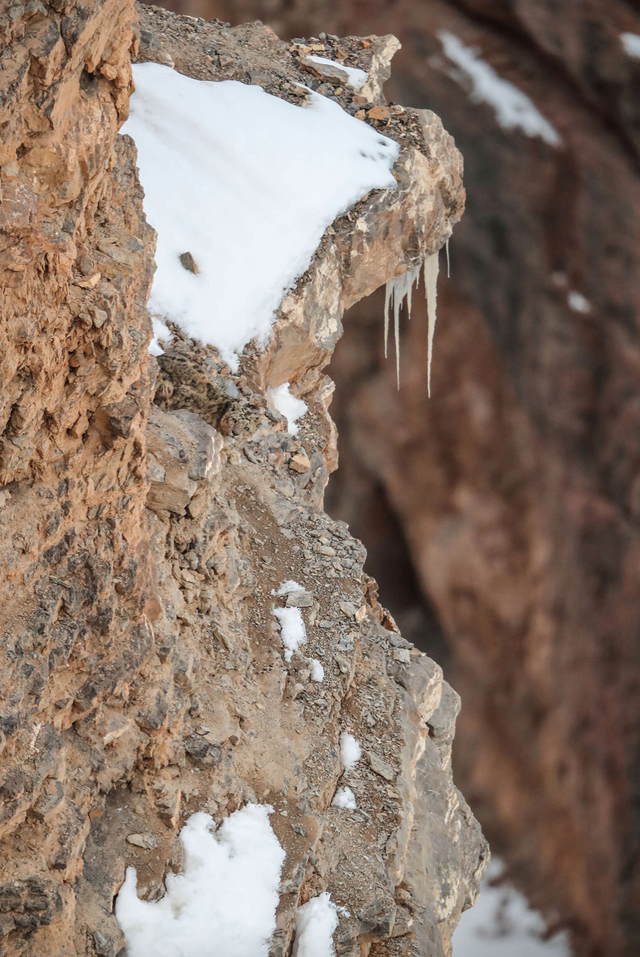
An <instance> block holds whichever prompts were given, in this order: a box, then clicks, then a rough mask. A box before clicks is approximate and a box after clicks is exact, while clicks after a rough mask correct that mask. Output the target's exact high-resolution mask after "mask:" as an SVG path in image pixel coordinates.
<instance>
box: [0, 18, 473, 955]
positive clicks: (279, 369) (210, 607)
mask: <svg viewBox="0 0 640 957" xmlns="http://www.w3.org/2000/svg"><path fill="white" fill-rule="evenodd" d="M0 45H1V46H2V49H3V50H4V53H3V55H2V59H1V60H0V91H1V94H2V95H1V98H0V124H1V126H0V128H1V130H2V134H1V135H2V140H1V142H0V188H1V204H0V272H1V280H0V281H1V283H2V287H3V300H2V306H1V318H2V322H1V324H0V337H1V348H0V368H1V370H2V379H1V381H2V387H1V388H0V429H1V434H0V483H1V487H0V525H1V526H2V535H1V536H0V567H1V568H2V569H3V575H2V605H1V609H0V629H1V631H0V634H1V636H2V637H1V640H0V656H1V660H2V667H1V669H0V705H1V708H0V841H1V848H2V850H1V852H0V953H1V954H2V955H3V957H10V955H11V957H13V955H18V954H20V955H22V957H26V955H30V957H43V955H44V954H45V953H46V954H49V955H56V957H72V955H73V957H76V955H94V954H95V955H99V957H115V955H117V954H125V953H126V942H125V939H124V936H123V934H122V932H121V929H120V928H119V927H118V924H117V922H116V919H115V917H114V913H113V908H114V900H115V899H116V898H117V894H118V892H119V890H120V888H121V886H122V883H123V880H124V877H125V869H126V867H128V866H134V867H135V868H136V871H137V875H138V882H139V885H138V894H139V895H140V896H141V897H142V898H144V899H146V900H148V901H155V900H158V899H159V898H161V897H162V896H163V893H164V884H163V879H164V875H165V873H166V872H167V871H168V870H175V871H180V869H181V867H182V865H183V857H182V850H181V844H180V842H179V839H178V835H179V833H180V830H181V828H182V827H183V825H184V823H185V822H186V821H187V820H188V819H189V817H190V815H192V814H193V813H194V812H198V811H204V812H206V813H208V814H210V815H211V816H212V818H213V820H214V821H215V822H220V821H221V820H223V819H227V818H228V817H229V815H231V814H232V813H233V812H235V811H237V810H238V809H240V808H243V807H246V805H248V804H258V805H265V804H268V805H270V806H271V807H272V808H273V812H272V813H271V815H270V823H271V827H272V829H273V832H274V833H275V836H276V837H277V840H278V842H279V844H280V846H281V847H282V849H283V850H284V851H285V853H286V857H285V861H284V865H283V869H282V874H281V883H280V888H279V905H278V908H277V915H276V924H275V931H274V933H273V935H272V939H271V943H270V945H269V947H270V949H269V953H270V955H272V957H276V955H282V957H284V955H285V954H289V953H291V947H292V942H293V935H294V924H295V918H296V913H297V911H298V908H299V907H300V906H301V905H302V904H304V903H305V902H307V901H309V900H312V899H315V898H317V897H318V896H319V895H320V894H322V893H324V892H328V893H330V895H331V900H332V901H333V902H334V904H335V905H336V906H339V908H341V909H340V911H339V914H340V917H339V924H338V927H337V929H336V931H335V934H334V946H335V949H336V953H337V954H339V955H347V954H349V955H352V957H355V955H356V954H358V955H362V954H370V955H372V957H373V955H378V957H380V955H395V957H400V955H407V957H408V955H424V957H441V955H442V957H444V955H448V954H450V952H451V946H450V938H451V934H452V932H453V929H454V928H455V926H456V924H457V921H458V919H459V917H460V914H461V912H462V910H463V909H464V908H465V907H467V906H469V905H470V904H471V903H472V902H473V900H474V899H475V896H476V894H477V886H478V882H479V880H480V878H481V876H482V873H483V870H484V867H485V864H486V859H487V857H488V853H487V848H486V844H485V842H484V840H483V838H482V835H481V833H480V830H479V827H478V825H477V823H476V822H475V820H474V818H473V816H472V814H471V812H470V811H469V808H468V807H467V805H466V803H465V801H464V799H463V798H462V796H461V795H460V794H459V792H458V791H457V790H456V788H455V786H454V784H453V782H452V777H451V764H450V757H451V743H452V739H453V732H454V723H455V718H456V714H457V711H458V708H459V700H458V698H457V695H456V694H455V692H453V691H452V689H451V688H450V687H449V686H448V685H447V684H446V682H444V681H443V677H442V672H441V669H440V668H439V667H438V665H437V664H435V663H434V662H433V661H431V660H430V659H429V658H428V657H427V656H425V655H423V654H422V653H421V652H419V651H417V650H416V649H415V648H414V647H413V646H412V645H411V644H410V643H409V642H407V641H406V640H404V639H403V638H402V636H401V635H400V634H399V632H398V630H397V628H396V626H395V624H394V622H393V620H392V619H391V617H390V616H389V614H388V613H387V612H386V611H385V609H384V608H382V607H381V606H380V605H379V604H378V602H377V599H376V585H375V583H374V582H373V581H372V580H371V579H369V578H368V577H367V576H366V575H365V574H364V573H363V562H364V557H365V554H364V549H363V548H362V546H361V545H360V543H359V542H357V541H356V540H354V539H353V538H352V537H351V536H350V535H349V531H348V528H347V527H346V526H345V525H344V524H343V523H339V522H333V521H331V519H330V518H329V517H328V516H327V515H326V513H325V512H324V511H323V507H322V502H323V493H324V489H325V486H326V482H327V479H328V475H329V473H330V472H331V471H332V470H333V469H334V468H335V466H336V462H337V455H336V445H335V429H334V427H333V424H332V422H331V419H330V417H329V413H328V406H329V403H330V400H331V394H332V383H331V382H330V381H329V380H328V379H327V378H326V377H325V376H324V375H323V374H322V371H321V370H322V368H323V366H324V365H326V363H327V362H328V361H329V359H330V357H331V354H332V351H333V347H334V345H335V342H336V341H337V339H338V338H339V336H340V334H341V331H342V328H341V322H340V320H341V316H342V313H343V311H344V310H345V309H346V308H348V307H349V306H351V305H352V304H353V303H354V302H356V301H357V300H359V299H360V298H362V297H363V296H366V295H368V294H369V293H371V292H372V291H373V290H374V289H376V288H377V287H379V286H380V285H382V284H384V283H385V282H387V281H390V280H393V279H395V278H397V277H398V276H401V275H402V274H404V273H405V272H407V270H410V269H415V268H416V267H417V266H420V264H421V263H422V262H423V261H424V260H425V259H426V258H427V257H428V256H430V255H432V254H433V253H435V252H436V251H437V250H438V249H439V248H440V247H441V246H442V245H443V243H444V242H445V241H446V239H447V238H448V236H449V234H450V232H451V227H452V225H453V224H454V223H455V222H456V221H457V220H458V219H459V217H460V215H461V213H462V209H463V205H464V193H463V189H462V183H461V161H460V157H459V154H458V153H457V151H456V149H455V146H454V144H453V141H452V140H451V138H450V137H449V136H448V135H447V134H446V133H445V132H444V130H443V129H442V126H441V124H440V122H439V120H438V119H437V117H435V116H434V115H433V114H431V113H429V112H428V111H415V110H403V109H402V108H400V107H391V108H390V107H388V106H386V104H385V102H384V100H383V99H382V93H381V87H382V82H383V80H384V79H385V78H386V77H387V76H388V75H389V61H390V58H391V56H392V55H393V52H394V50H395V48H396V46H397V42H396V41H395V40H394V38H392V37H384V38H376V37H370V38H368V39H367V40H364V41H362V40H356V39H353V38H352V39H347V40H344V41H342V40H341V41H337V40H335V39H331V40H330V41H328V42H327V45H326V49H324V51H322V50H318V47H319V46H322V45H320V44H316V45H315V46H314V47H313V49H312V48H311V45H309V46H308V47H305V46H304V44H302V45H301V44H300V43H297V44H288V43H284V42H282V41H280V40H279V39H278V38H277V37H276V36H275V34H274V33H273V32H272V31H270V30H269V29H268V28H266V27H264V26H262V25H261V24H259V23H253V24H249V25H246V26H243V27H238V28H235V29H229V28H228V26H226V25H224V24H220V23H218V22H214V23H205V22H203V21H197V20H194V19H192V18H188V17H176V16H173V15H171V14H168V13H166V12H164V11H161V10H158V9H156V8H140V10H137V9H136V8H135V7H134V5H133V4H132V3H131V2H129V0H87V2H84V3H82V4H79V3H76V2H74V0H51V2H48V3H42V2H39V0H35V2H29V3H27V4H26V5H22V4H16V5H13V6H11V7H3V9H2V12H1V13H0ZM314 52H315V53H316V54H317V53H318V52H321V53H322V52H324V55H325V58H327V59H332V60H334V59H336V60H337V61H338V62H342V61H344V60H347V62H349V63H351V64H352V65H353V64H354V63H356V62H357V65H358V68H360V69H362V70H363V71H365V72H366V73H367V74H368V79H367V84H366V86H364V87H362V89H361V92H359V93H355V92H354V89H353V88H349V87H348V85H347V84H346V83H345V82H344V76H343V75H342V74H343V73H344V71H341V70H340V69H339V67H338V68H337V71H336V70H333V72H332V68H330V67H326V65H325V66H323V65H322V64H321V63H317V62H315V61H313V60H311V61H309V60H308V59H307V58H308V55H309V54H313V53H314ZM338 53H340V54H341V56H338ZM132 57H133V59H134V60H135V61H137V62H139V63H140V62H147V61H154V62H156V63H160V64H163V65H164V66H166V67H174V68H175V70H176V71H178V72H179V73H181V74H183V75H185V76H191V77H193V78H195V79H198V80H236V81H239V82H240V83H243V84H249V85H258V86H261V87H262V88H263V89H264V90H265V91H266V93H268V94H269V95H271V96H275V97H279V98H281V99H283V100H288V101H289V102H290V103H300V102H301V97H302V98H304V96H305V95H306V94H305V92H304V88H305V87H306V88H307V90H309V89H311V90H315V91H316V94H318V93H319V94H320V95H324V96H326V97H327V98H329V97H331V98H332V99H333V100H334V101H335V102H336V103H339V104H340V105H341V106H342V108H343V109H344V110H345V111H346V112H347V113H350V114H351V115H355V114H359V115H358V120H364V121H366V122H368V123H369V124H370V125H371V126H373V128H374V129H377V130H379V131H380V132H384V134H385V136H387V137H390V138H392V139H394V140H395V141H396V142H397V143H398V144H399V147H400V150H399V157H398V159H397V161H396V163H395V165H394V168H393V172H394V178H395V180H396V183H397V186H396V188H395V189H391V190H389V189H386V190H372V191H371V192H370V193H369V194H368V195H366V196H364V197H363V198H362V199H361V200H360V201H359V202H358V203H357V204H356V205H355V206H353V207H352V208H351V209H350V210H349V211H348V212H347V213H346V214H345V215H344V216H342V217H340V218H339V219H337V220H336V221H335V222H334V223H333V225H332V226H331V227H330V228H329V229H328V230H327V231H326V232H325V235H324V236H323V238H322V241H321V243H320V245H319V246H318V248H317V250H316V253H315V255H314V257H313V259H312V261H311V263H310V265H309V267H308V269H307V270H306V272H305V273H304V275H303V276H302V277H301V278H300V279H299V280H298V281H297V283H296V284H295V286H294V288H293V289H292V290H291V291H290V292H289V293H288V294H287V295H286V297H285V298H284V300H283V302H282V304H281V306H280V308H279V310H278V313H277V316H276V318H275V321H274V322H273V325H272V328H271V329H270V332H269V335H268V336H267V337H266V338H264V339H263V340H262V341H260V342H258V341H256V340H254V341H252V342H251V343H249V344H248V345H247V346H246V347H245V348H244V351H243V352H242V353H241V355H240V356H239V361H238V363H237V364H236V363H234V362H231V364H229V363H228V362H225V361H224V360H223V358H222V357H221V355H220V352H219V350H217V349H216V348H214V347H213V346H210V345H207V344H206V343H204V342H203V341H200V340H198V339H194V338H190V337H189V336H187V335H186V334H185V332H184V331H183V330H182V328H181V327H180V325H179V324H171V323H170V324H169V329H168V330H167V335H166V337H165V340H164V342H162V343H161V344H160V346H158V347H157V348H154V350H153V351H154V352H156V353H157V358H154V357H152V356H150V355H149V351H148V350H149V345H150V343H151V341H152V338H153V332H152V323H151V317H150V315H149V312H148V311H147V305H146V304H147V300H148V297H149V293H150V290H151V286H152V282H153V274H154V268H155V266H154V251H155V246H156V235H155V233H154V231H153V230H152V229H151V227H150V226H149V224H148V223H147V220H146V218H145V214H144V212H143V191H142V188H141V186H140V181H139V178H138V171H137V167H136V163H137V154H136V148H135V145H134V142H133V140H132V139H131V138H130V137H129V136H122V135H118V130H119V129H120V127H121V126H122V124H123V122H124V121H125V120H126V118H127V115H128V109H129V97H130V95H131V92H132V89H133V84H132V72H131V60H132ZM354 68H355V67H354ZM301 91H302V93H301ZM309 95H311V94H309ZM186 252H187V251H186V250H185V253H186ZM186 263H187V265H185V269H189V268H190V269H191V272H192V273H193V271H194V268H195V264H194V263H193V262H192V261H189V260H186ZM251 269H252V263H251V262H248V263H247V275H248V276H249V277H250V275H251ZM381 323H382V319H381ZM169 333H170V335H169ZM381 334H382V330H381ZM285 383H289V386H288V387H287V388H288V389H290V394H289V398H290V399H291V398H293V399H298V400H301V401H302V402H304V404H305V405H306V408H307V411H306V413H305V414H304V415H303V416H302V417H301V418H300V419H299V424H298V430H297V432H296V431H295V429H294V428H292V427H291V421H290V420H289V419H288V418H287V416H286V415H283V414H282V412H281V411H279V408H278V405H279V403H278V401H277V399H274V395H275V393H274V390H277V389H278V388H281V387H283V386H284V384H285ZM280 409H282V405H281V404H280ZM293 584H295V585H296V586H297V587H295V588H294V587H293ZM287 613H293V619H295V621H297V622H298V623H300V622H302V626H303V627H302V632H301V633H299V634H298V639H297V640H296V641H293V642H291V641H288V640H287V631H286V621H287ZM288 620H289V621H291V620H292V616H291V614H289V618H288ZM301 638H302V640H304V644H302V640H300V639H301ZM345 736H349V737H346V738H345ZM345 741H346V742H347V745H346V749H345ZM349 741H352V742H354V743H355V744H356V746H357V751H358V752H359V755H358V757H357V758H356V759H355V760H354V759H353V758H354V753H355V752H354V751H353V748H352V749H351V751H350V750H349V744H348V742H349ZM347 792H348V797H347V800H345V799H344V795H345V794H347ZM339 794H342V795H343V797H342V799H338V800H336V795H339ZM247 907H248V908H250V907H251V902H250V901H249V902H247Z"/></svg>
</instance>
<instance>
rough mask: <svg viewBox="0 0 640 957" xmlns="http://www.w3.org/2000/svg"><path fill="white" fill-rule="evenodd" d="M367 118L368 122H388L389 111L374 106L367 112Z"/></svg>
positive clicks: (389, 117) (387, 108) (384, 107)
mask: <svg viewBox="0 0 640 957" xmlns="http://www.w3.org/2000/svg"><path fill="white" fill-rule="evenodd" d="M367 116H368V117H369V119H370V120H390V119H391V110H390V109H389V107H388V106H374V107H373V109H371V110H369V112H368V113H367Z"/></svg>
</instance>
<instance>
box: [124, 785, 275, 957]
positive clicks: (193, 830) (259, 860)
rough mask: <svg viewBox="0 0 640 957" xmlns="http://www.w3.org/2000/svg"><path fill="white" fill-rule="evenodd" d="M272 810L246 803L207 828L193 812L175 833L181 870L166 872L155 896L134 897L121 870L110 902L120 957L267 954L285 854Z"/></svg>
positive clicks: (132, 879) (131, 882) (132, 881)
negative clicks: (119, 934) (161, 891)
mask: <svg viewBox="0 0 640 957" xmlns="http://www.w3.org/2000/svg"><path fill="white" fill-rule="evenodd" d="M272 810H273V809H272V808H270V807H268V806H260V805H257V804H248V805H247V806H246V807H244V808H241V809H240V810H239V811H236V812H235V813H234V814H231V815H230V816H229V817H228V818H226V819H225V820H224V821H223V822H222V824H221V825H220V827H219V828H218V830H217V831H216V832H215V833H213V831H212V824H213V822H212V819H211V817H210V816H209V815H208V814H203V813H198V814H193V815H192V816H191V817H190V818H189V820H188V821H187V823H186V824H185V826H184V827H183V829H182V831H181V833H180V841H181V843H182V846H183V848H184V867H183V871H182V873H181V874H168V875H167V878H166V881H165V885H166V894H165V896H164V897H163V898H162V900H159V901H157V902H153V903H151V902H149V901H142V900H140V899H139V898H138V895H137V891H136V884H137V877H136V871H135V868H133V867H129V868H128V869H127V876H126V880H125V882H124V884H123V885H122V888H121V889H120V893H119V894H118V897H117V900H116V907H115V914H116V919H117V921H118V924H119V925H120V928H121V929H122V931H123V933H124V935H125V937H126V940H127V957H222V955H224V957H267V954H268V951H269V941H270V939H271V936H272V934H273V932H274V930H275V927H276V907H277V906H278V888H279V884H280V872H281V869H282V864H283V862H284V859H285V852H284V851H283V849H282V848H281V846H280V844H279V843H278V839H277V837H276V836H275V834H274V833H273V831H272V829H271V825H270V823H269V814H270V813H271V811H272Z"/></svg>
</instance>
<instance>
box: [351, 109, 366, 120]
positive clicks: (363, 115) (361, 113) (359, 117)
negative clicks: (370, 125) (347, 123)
mask: <svg viewBox="0 0 640 957" xmlns="http://www.w3.org/2000/svg"><path fill="white" fill-rule="evenodd" d="M353 115H354V116H355V118H356V119H357V120H365V119H366V118H367V114H366V113H365V111H364V110H358V112H357V113H354V114H353Z"/></svg>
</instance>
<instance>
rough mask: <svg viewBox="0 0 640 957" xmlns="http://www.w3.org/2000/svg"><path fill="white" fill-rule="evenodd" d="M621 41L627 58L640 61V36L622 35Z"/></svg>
mask: <svg viewBox="0 0 640 957" xmlns="http://www.w3.org/2000/svg"><path fill="white" fill-rule="evenodd" d="M620 40H621V41H622V46H623V47H624V52H625V53H626V54H627V56H631V57H634V58H638V59H640V36H639V35H638V34H637V33H621V34H620Z"/></svg>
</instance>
